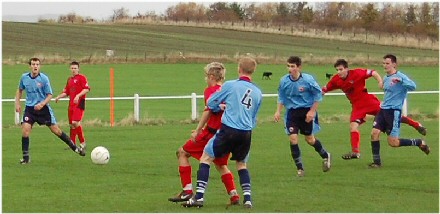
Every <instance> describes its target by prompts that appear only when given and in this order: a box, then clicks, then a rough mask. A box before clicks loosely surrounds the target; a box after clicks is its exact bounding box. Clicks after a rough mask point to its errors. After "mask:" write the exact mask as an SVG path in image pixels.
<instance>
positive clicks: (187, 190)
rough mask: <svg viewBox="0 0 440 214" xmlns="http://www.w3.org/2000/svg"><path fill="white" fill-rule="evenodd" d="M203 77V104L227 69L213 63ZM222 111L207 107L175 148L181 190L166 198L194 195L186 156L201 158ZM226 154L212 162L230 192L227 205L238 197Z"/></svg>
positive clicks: (217, 125) (181, 200) (182, 199)
mask: <svg viewBox="0 0 440 214" xmlns="http://www.w3.org/2000/svg"><path fill="white" fill-rule="evenodd" d="M204 70H205V80H206V83H207V85H208V87H207V88H206V89H205V92H204V98H205V104H206V102H207V100H208V99H209V97H211V95H212V94H213V93H215V92H216V91H219V90H220V88H221V85H222V83H223V81H224V80H225V73H226V69H225V67H224V65H223V64H222V63H219V62H212V63H210V64H208V65H206V67H205V69H204ZM222 115H223V111H219V112H212V111H210V110H209V109H208V108H205V110H204V111H203V113H202V116H201V118H200V121H199V123H198V125H197V128H196V129H195V130H194V131H193V132H192V134H191V137H190V139H189V140H188V141H187V142H186V143H185V144H184V145H183V146H182V147H180V148H179V149H178V151H177V152H176V155H177V159H178V161H179V175H180V182H181V184H182V188H183V190H182V192H181V193H180V194H178V195H177V196H175V197H172V198H169V199H168V200H169V201H171V202H183V201H187V200H189V199H190V198H191V197H192V196H193V188H192V180H191V174H192V168H191V165H190V163H189V158H190V157H194V158H196V159H197V160H200V157H201V156H202V153H203V149H204V148H205V145H206V144H207V143H208V140H209V139H211V138H212V137H213V136H214V134H215V133H216V132H217V130H218V129H219V128H220V126H221V118H222ZM228 158H229V153H228V154H226V155H225V156H223V157H220V158H216V159H215V160H214V164H215V167H216V169H217V170H218V171H219V172H220V175H221V179H222V182H223V183H224V184H225V187H226V192H227V193H228V194H229V195H230V204H231V205H236V204H238V203H239V200H240V196H239V195H238V194H237V190H236V188H235V183H234V176H233V175H232V173H231V171H230V170H229V169H228V167H227V165H228Z"/></svg>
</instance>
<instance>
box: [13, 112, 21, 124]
mask: <svg viewBox="0 0 440 214" xmlns="http://www.w3.org/2000/svg"><path fill="white" fill-rule="evenodd" d="M14 113H15V125H18V124H20V113H19V112H16V111H15V109H14Z"/></svg>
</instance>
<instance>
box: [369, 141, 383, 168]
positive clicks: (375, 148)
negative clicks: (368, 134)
mask: <svg viewBox="0 0 440 214" xmlns="http://www.w3.org/2000/svg"><path fill="white" fill-rule="evenodd" d="M371 152H372V153H373V162H374V163H376V164H381V162H380V141H379V140H378V141H371Z"/></svg>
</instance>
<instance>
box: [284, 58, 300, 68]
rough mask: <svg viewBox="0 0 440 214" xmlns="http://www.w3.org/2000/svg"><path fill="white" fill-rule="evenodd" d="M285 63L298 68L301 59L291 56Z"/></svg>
mask: <svg viewBox="0 0 440 214" xmlns="http://www.w3.org/2000/svg"><path fill="white" fill-rule="evenodd" d="M287 62H288V63H290V64H295V65H296V66H300V65H301V58H299V57H298V56H291V57H289V59H287Z"/></svg>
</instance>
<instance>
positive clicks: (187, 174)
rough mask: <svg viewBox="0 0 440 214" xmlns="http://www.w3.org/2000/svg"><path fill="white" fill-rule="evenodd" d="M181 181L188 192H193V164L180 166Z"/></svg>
mask: <svg viewBox="0 0 440 214" xmlns="http://www.w3.org/2000/svg"><path fill="white" fill-rule="evenodd" d="M179 174H180V183H182V188H183V190H184V191H185V192H186V193H192V180H191V174H192V168H191V166H179Z"/></svg>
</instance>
